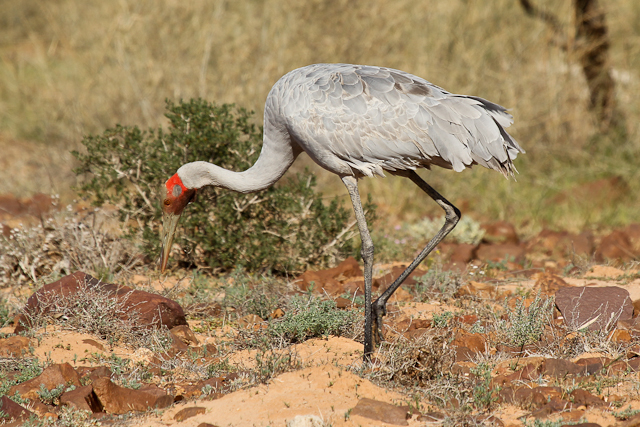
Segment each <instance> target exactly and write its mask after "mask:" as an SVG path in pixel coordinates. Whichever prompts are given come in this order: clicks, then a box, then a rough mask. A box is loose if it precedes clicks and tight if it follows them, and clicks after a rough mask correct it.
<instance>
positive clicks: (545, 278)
mask: <svg viewBox="0 0 640 427" xmlns="http://www.w3.org/2000/svg"><path fill="white" fill-rule="evenodd" d="M531 278H532V279H533V280H535V281H536V283H535V285H534V288H535V289H540V292H542V293H543V294H545V295H549V296H550V295H555V294H556V292H557V291H558V289H560V288H566V287H568V286H571V285H569V284H568V283H567V282H565V281H564V279H563V278H562V277H560V276H558V275H556V274H553V273H548V272H543V273H537V274H534V275H533V276H532V277H531Z"/></svg>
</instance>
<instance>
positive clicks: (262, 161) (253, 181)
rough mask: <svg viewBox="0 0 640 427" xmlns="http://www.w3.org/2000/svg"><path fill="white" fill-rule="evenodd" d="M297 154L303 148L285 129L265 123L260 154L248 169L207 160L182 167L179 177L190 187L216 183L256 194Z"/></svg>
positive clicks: (214, 184) (276, 176)
mask: <svg viewBox="0 0 640 427" xmlns="http://www.w3.org/2000/svg"><path fill="white" fill-rule="evenodd" d="M298 154H300V149H299V148H297V145H296V144H295V143H293V142H292V141H291V140H290V137H289V133H288V132H286V130H284V129H274V128H273V127H271V126H265V131H264V140H263V144H262V151H261V152H260V157H259V158H258V160H257V161H256V163H255V164H254V165H253V166H251V167H250V168H249V169H247V170H245V171H243V172H234V171H230V170H227V169H224V168H221V167H220V166H216V165H214V164H212V163H208V162H192V163H187V164H185V165H183V166H182V167H180V169H178V176H180V179H182V182H183V183H184V185H185V187H187V188H202V187H205V186H207V185H213V186H216V187H222V188H228V189H229V190H233V191H237V192H238V193H253V192H256V191H260V190H264V189H265V188H268V187H270V186H271V185H273V184H274V183H275V182H276V181H277V180H278V179H280V178H281V177H282V175H284V173H285V172H286V171H287V169H289V166H291V164H292V163H293V161H294V160H295V159H296V157H297V156H298Z"/></svg>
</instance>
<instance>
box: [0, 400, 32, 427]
mask: <svg viewBox="0 0 640 427" xmlns="http://www.w3.org/2000/svg"><path fill="white" fill-rule="evenodd" d="M0 410H1V411H2V412H3V413H4V414H5V415H6V418H3V419H2V420H0V421H4V422H6V423H9V422H14V421H17V422H21V421H26V420H28V419H29V417H31V416H32V415H34V414H33V412H31V411H29V410H28V409H25V408H23V407H22V406H21V405H19V404H17V403H16V402H14V401H13V400H11V399H9V397H8V396H2V397H0Z"/></svg>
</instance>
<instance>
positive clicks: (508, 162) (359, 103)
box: [283, 64, 523, 175]
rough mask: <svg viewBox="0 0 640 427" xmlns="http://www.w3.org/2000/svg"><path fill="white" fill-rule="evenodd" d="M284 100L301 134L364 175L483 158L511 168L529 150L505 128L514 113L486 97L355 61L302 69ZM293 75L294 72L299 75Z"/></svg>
mask: <svg viewBox="0 0 640 427" xmlns="http://www.w3.org/2000/svg"><path fill="white" fill-rule="evenodd" d="M302 70H303V71H304V72H303V73H302V74H301V75H299V76H297V78H299V79H301V81H302V83H301V84H299V85H296V84H293V82H292V83H291V84H290V86H289V91H288V92H289V93H288V95H287V99H286V100H285V102H284V103H283V106H284V107H283V108H284V115H285V116H286V117H287V118H288V120H289V123H290V125H291V128H292V130H293V132H294V133H297V134H298V139H299V140H311V141H314V142H315V146H314V147H305V149H306V150H307V151H309V150H314V149H315V150H322V149H325V150H329V151H330V152H331V155H333V156H337V157H338V158H340V159H341V160H343V161H344V162H347V163H349V165H350V166H351V167H352V168H355V169H357V170H359V171H360V172H362V173H363V174H365V175H372V174H374V173H375V174H382V170H390V171H393V170H396V169H401V170H402V169H404V170H406V169H415V168H416V167H429V166H430V165H432V164H435V165H438V166H442V167H446V168H453V169H454V170H456V171H461V170H463V169H464V168H465V167H466V166H470V165H472V164H475V163H477V164H481V165H483V166H486V167H488V168H491V169H496V170H499V171H501V172H503V173H505V174H506V173H512V172H513V170H514V169H513V164H512V160H513V159H514V158H515V157H516V155H517V153H518V152H523V150H522V148H520V146H519V145H518V143H517V142H516V141H515V140H513V138H511V136H509V134H508V133H507V132H506V131H505V130H504V128H505V127H508V126H509V125H510V124H511V123H512V121H513V120H512V117H511V115H510V114H509V113H507V112H506V109H505V108H504V107H501V106H499V105H497V104H494V103H492V102H489V101H486V100H484V99H482V98H477V97H471V96H464V95H454V94H451V93H449V92H447V91H445V90H444V89H442V88H440V87H438V86H436V85H434V84H431V83H429V82H428V81H426V80H424V79H421V78H420V77H417V76H414V75H412V74H409V73H405V72H403V71H399V70H393V69H389V68H381V67H371V66H357V65H349V64H318V65H315V66H311V67H306V68H305V69H302ZM294 80H295V76H294Z"/></svg>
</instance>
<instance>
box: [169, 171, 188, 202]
mask: <svg viewBox="0 0 640 427" xmlns="http://www.w3.org/2000/svg"><path fill="white" fill-rule="evenodd" d="M165 187H167V197H169V196H173V197H180V195H181V194H182V193H184V192H185V191H187V187H185V186H184V184H183V183H182V180H181V179H180V177H179V176H178V174H177V173H176V174H174V175H173V176H172V177H171V178H169V179H168V180H167V183H166V184H165Z"/></svg>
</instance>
